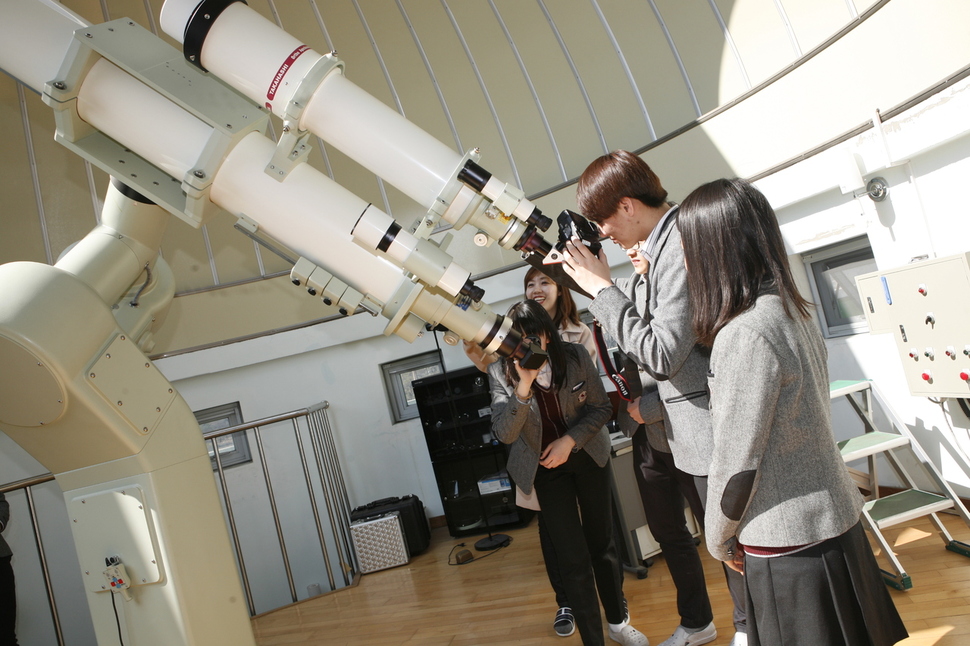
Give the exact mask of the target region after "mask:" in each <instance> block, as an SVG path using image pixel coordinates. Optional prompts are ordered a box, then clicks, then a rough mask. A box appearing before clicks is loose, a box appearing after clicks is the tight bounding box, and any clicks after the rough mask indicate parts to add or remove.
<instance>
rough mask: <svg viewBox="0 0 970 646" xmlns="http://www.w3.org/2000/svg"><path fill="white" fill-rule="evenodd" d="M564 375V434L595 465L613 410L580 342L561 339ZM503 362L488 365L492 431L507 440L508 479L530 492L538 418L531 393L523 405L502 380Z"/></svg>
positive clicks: (604, 450)
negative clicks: (564, 358) (583, 451)
mask: <svg viewBox="0 0 970 646" xmlns="http://www.w3.org/2000/svg"><path fill="white" fill-rule="evenodd" d="M563 345H564V346H565V351H566V378H565V380H564V381H563V385H562V387H561V388H560V389H559V392H558V393H557V395H558V398H559V405H560V407H561V408H562V414H563V419H564V420H565V422H566V426H567V428H568V429H569V430H568V434H569V436H570V437H572V438H573V440H575V441H576V446H575V448H573V451H574V452H575V451H579V450H580V449H582V450H585V451H586V452H587V453H589V456H590V457H591V458H593V461H594V462H596V464H598V465H599V466H601V467H602V466H606V462H607V460H609V458H610V438H609V435H608V434H607V432H606V429H605V428H604V424H606V422H607V420H609V418H610V415H612V413H613V407H612V404H610V399H609V396H608V395H607V394H606V389H605V388H604V387H603V382H602V381H601V380H600V375H599V371H598V370H597V369H596V366H595V365H593V360H592V359H590V357H589V353H588V352H587V351H586V348H584V347H583V346H581V345H578V344H575V343H564V344H563ZM504 370H505V368H504V361H496V362H495V363H493V364H492V365H490V366H489V367H488V381H489V385H490V388H491V393H492V433H493V434H494V435H495V437H496V438H498V439H499V440H500V441H502V442H504V443H506V444H511V445H512V447H511V449H510V450H509V459H508V462H507V464H506V469H507V470H508V472H509V475H510V476H511V477H512V480H513V481H514V482H515V484H517V485H518V486H519V488H521V489H522V491H524V492H525V493H527V494H528V493H531V492H532V482H533V480H534V479H535V475H536V470H537V469H538V467H539V454H540V453H541V451H542V419H541V417H540V416H539V405H538V403H537V402H536V400H535V397H533V398H532V399H530V400H529V403H528V404H522V403H521V402H519V400H518V398H517V397H516V396H515V392H514V389H513V387H512V386H509V385H508V384H507V383H506V381H505V372H504Z"/></svg>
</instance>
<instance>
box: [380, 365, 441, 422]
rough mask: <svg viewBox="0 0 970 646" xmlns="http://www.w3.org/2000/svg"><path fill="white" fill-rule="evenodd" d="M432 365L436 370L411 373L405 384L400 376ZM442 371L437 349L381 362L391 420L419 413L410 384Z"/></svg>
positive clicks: (414, 416) (408, 417)
mask: <svg viewBox="0 0 970 646" xmlns="http://www.w3.org/2000/svg"><path fill="white" fill-rule="evenodd" d="M432 366H436V367H437V369H438V371H437V372H430V373H426V374H421V375H414V374H412V376H411V378H410V380H409V381H408V382H407V383H406V384H405V383H404V381H403V379H402V376H403V375H404V374H405V373H414V372H416V371H418V370H421V369H423V368H430V367H432ZM442 373H444V362H443V361H442V357H441V352H439V351H438V350H430V351H428V352H422V353H421V354H415V355H411V356H410V357H405V358H403V359H396V360H394V361H388V362H387V363H382V364H381V377H382V379H383V381H384V392H385V393H386V394H387V405H388V409H389V410H390V413H391V420H392V421H393V423H394V424H400V423H401V422H406V421H408V420H410V419H415V418H416V417H418V416H419V415H420V413H419V411H418V402H417V399H415V398H414V390H413V388H411V384H412V383H413V382H415V381H417V380H418V379H424V378H425V377H431V376H433V375H440V374H442ZM408 390H410V391H411V401H410V402H409V400H408V395H407V391H408Z"/></svg>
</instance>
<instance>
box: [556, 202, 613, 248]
mask: <svg viewBox="0 0 970 646" xmlns="http://www.w3.org/2000/svg"><path fill="white" fill-rule="evenodd" d="M556 223H557V224H558V225H559V240H558V241H557V242H556V249H558V250H559V251H562V250H563V249H565V248H566V241H567V240H569V239H571V238H579V239H580V240H582V241H583V244H584V245H586V246H587V247H588V248H589V251H590V253H592V254H593V255H594V256H596V255H599V252H600V249H602V248H603V245H601V244H600V232H599V230H598V229H597V228H596V225H595V224H593V223H592V222H590V221H589V220H587V219H586V218H584V217H583V216H581V215H580V214H579V213H576V212H575V211H570V210H569V209H563V212H562V213H560V214H559V217H558V218H556Z"/></svg>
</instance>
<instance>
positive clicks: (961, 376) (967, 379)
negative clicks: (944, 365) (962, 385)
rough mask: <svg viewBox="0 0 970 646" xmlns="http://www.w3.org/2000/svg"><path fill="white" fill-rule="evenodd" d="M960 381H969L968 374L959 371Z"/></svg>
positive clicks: (969, 375) (969, 373) (969, 376)
mask: <svg viewBox="0 0 970 646" xmlns="http://www.w3.org/2000/svg"><path fill="white" fill-rule="evenodd" d="M960 379H963V380H964V381H970V372H967V371H966V370H963V371H961V372H960Z"/></svg>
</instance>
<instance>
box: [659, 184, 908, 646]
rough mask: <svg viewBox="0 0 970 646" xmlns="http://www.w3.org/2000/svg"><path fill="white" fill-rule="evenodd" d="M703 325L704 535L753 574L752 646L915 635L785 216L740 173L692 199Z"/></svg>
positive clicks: (691, 270)
mask: <svg viewBox="0 0 970 646" xmlns="http://www.w3.org/2000/svg"><path fill="white" fill-rule="evenodd" d="M678 226H679V228H680V232H681V236H682V238H683V245H684V256H685V261H686V263H687V284H688V289H689V292H690V298H691V305H692V308H693V323H694V329H695V331H696V332H697V337H698V340H699V342H700V343H701V344H702V345H705V346H709V347H710V348H711V363H710V372H709V373H708V384H709V387H710V392H711V415H712V422H713V428H714V456H713V462H712V465H711V470H710V474H709V480H708V494H707V496H708V498H707V517H706V520H705V534H706V540H707V548H708V550H709V551H710V552H711V554H712V555H714V557H715V558H717V559H720V560H721V561H725V562H726V563H727V564H728V565H729V566H730V567H732V568H734V569H736V570H738V571H741V572H743V574H744V578H745V587H746V593H747V605H748V609H747V612H748V644H749V646H759V645H760V646H796V645H805V646H809V645H810V646H889V645H890V644H895V643H896V642H897V641H899V640H901V639H904V638H906V637H907V633H906V629H905V627H904V626H903V623H902V620H900V618H899V614H898V613H897V612H896V608H895V606H894V605H893V602H892V598H891V597H890V596H889V593H888V591H887V590H886V587H885V585H884V584H883V583H882V580H881V577H880V575H879V570H878V566H877V564H876V560H875V557H874V556H873V554H872V549H871V548H870V547H869V543H868V541H867V539H866V535H865V532H864V531H863V528H862V525H861V523H860V512H861V509H862V502H863V501H862V496H861V495H860V493H859V491H858V489H857V488H856V487H855V485H854V484H853V482H852V480H851V479H850V478H849V475H848V472H847V470H846V468H845V465H844V463H843V461H842V457H841V456H840V455H839V451H838V449H837V448H836V441H835V436H834V435H833V433H832V423H831V415H830V411H831V404H830V401H829V380H828V370H827V367H826V357H827V352H826V348H825V343H824V341H823V340H822V336H821V334H820V332H819V329H818V326H817V324H816V323H815V320H814V318H813V317H812V316H811V310H810V308H811V304H810V303H809V302H808V301H806V300H805V299H804V298H802V296H801V295H800V294H799V293H798V290H797V288H796V287H795V283H794V280H793V279H792V275H791V270H790V268H789V265H788V256H787V254H786V252H785V245H784V242H783V241H782V237H781V231H780V230H779V227H778V221H777V219H776V217H775V213H774V211H773V210H772V208H771V206H770V205H769V204H768V201H767V200H766V199H765V197H764V195H762V194H761V192H759V191H758V190H757V189H756V188H754V187H753V186H752V185H751V184H749V183H748V182H745V181H744V180H740V179H734V180H727V179H721V180H717V181H714V182H711V183H709V184H705V185H703V186H701V187H699V188H698V189H696V190H695V191H694V192H693V193H691V194H690V196H688V197H687V199H685V200H684V202H683V204H682V205H681V209H680V218H679V220H678Z"/></svg>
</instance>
